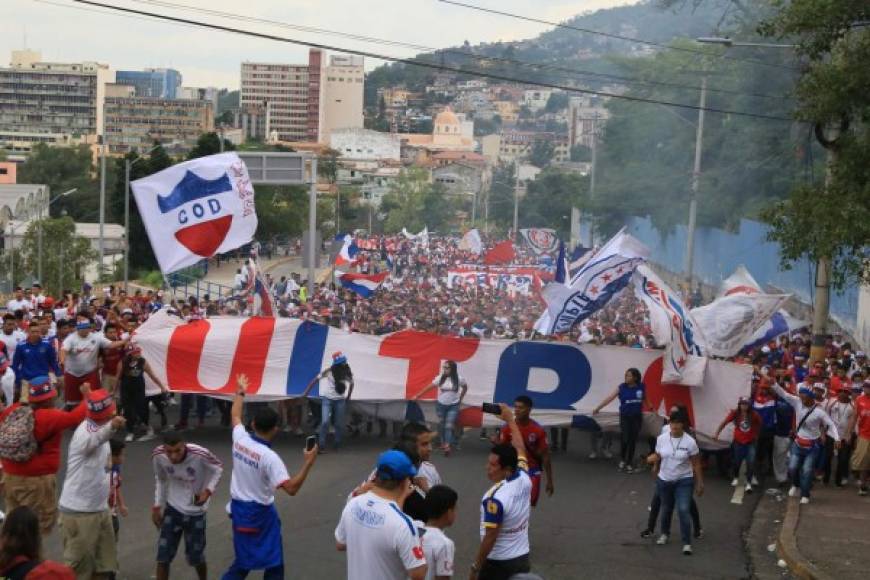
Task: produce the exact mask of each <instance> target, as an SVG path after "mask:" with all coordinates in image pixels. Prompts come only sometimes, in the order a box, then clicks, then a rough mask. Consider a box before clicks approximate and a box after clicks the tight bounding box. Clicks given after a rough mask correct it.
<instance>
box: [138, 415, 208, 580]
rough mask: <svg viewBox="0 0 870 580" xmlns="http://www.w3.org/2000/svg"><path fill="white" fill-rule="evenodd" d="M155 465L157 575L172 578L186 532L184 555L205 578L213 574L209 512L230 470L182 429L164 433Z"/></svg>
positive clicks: (153, 513) (153, 514)
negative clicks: (209, 559)
mask: <svg viewBox="0 0 870 580" xmlns="http://www.w3.org/2000/svg"><path fill="white" fill-rule="evenodd" d="M151 461H152V463H153V465H154V481H155V490H154V507H152V508H151V521H153V522H154V525H155V526H157V529H158V530H160V538H159V540H158V543H157V574H156V578H157V580H168V578H169V566H170V565H171V564H172V560H173V559H174V558H175V554H176V552H177V551H178V544H179V543H180V542H181V537H182V535H183V536H184V555H185V557H186V559H187V563H188V564H190V565H191V566H193V568H194V569H195V570H196V573H197V576H198V577H199V579H200V580H205V578H207V577H208V569H207V566H206V562H205V530H206V521H205V514H206V511H207V510H208V503H209V498H211V496H212V495H213V494H214V490H215V489H216V488H217V486H218V483H219V482H220V479H221V474H222V473H223V471H224V467H223V463H221V461H220V459H218V458H217V457H215V455H214V454H213V453H212V452H211V451H209V450H208V449H206V448H205V447H200V446H199V445H194V444H192V443H186V442H185V441H184V439H183V437H182V435H181V434H180V433H178V432H176V431H168V432H166V433H165V434H164V435H163V445H160V446H159V447H157V448H156V449H154V452H153V453H152V454H151Z"/></svg>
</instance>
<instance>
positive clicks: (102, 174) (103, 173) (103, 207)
mask: <svg viewBox="0 0 870 580" xmlns="http://www.w3.org/2000/svg"><path fill="white" fill-rule="evenodd" d="M105 229H106V137H105V136H103V143H102V146H101V147H100V243H99V254H100V261H99V262H98V265H97V280H98V281H99V280H102V279H103V260H104V259H105V256H106V238H105Z"/></svg>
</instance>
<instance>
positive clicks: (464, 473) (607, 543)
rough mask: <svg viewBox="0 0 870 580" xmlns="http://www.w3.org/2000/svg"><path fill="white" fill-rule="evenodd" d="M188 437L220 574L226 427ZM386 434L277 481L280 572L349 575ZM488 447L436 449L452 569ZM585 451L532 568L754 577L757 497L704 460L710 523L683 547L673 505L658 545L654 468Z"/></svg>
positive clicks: (132, 524) (550, 503)
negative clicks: (640, 468)
mask: <svg viewBox="0 0 870 580" xmlns="http://www.w3.org/2000/svg"><path fill="white" fill-rule="evenodd" d="M210 421H212V422H214V421H216V418H211V419H210ZM189 440H190V441H192V442H196V443H199V444H201V445H204V446H206V447H208V448H209V449H211V450H212V451H213V452H215V453H216V454H217V455H218V456H219V457H220V458H221V459H222V460H223V461H224V462H225V472H224V477H223V480H222V481H221V484H220V486H219V488H218V490H217V493H216V496H215V497H214V499H213V500H212V504H211V508H210V511H209V516H208V548H207V557H208V565H209V577H210V578H219V577H220V574H222V573H223V571H224V570H225V569H226V568H227V567H228V566H229V564H230V562H231V561H232V558H233V547H232V538H231V532H230V525H229V521H228V519H227V517H226V513H225V511H224V506H225V505H226V503H227V501H228V496H229V480H230V471H231V468H232V465H231V459H230V433H229V431H228V430H226V429H222V428H219V427H216V426H207V427H205V428H203V429H199V430H196V431H191V432H189ZM303 441H304V440H303V438H302V437H294V436H292V435H289V434H285V433H281V434H279V435H278V437H277V438H276V440H275V442H274V448H275V449H276V450H277V451H278V452H279V454H280V455H281V456H282V457H283V458H284V460H285V462H286V463H287V466H288V468H289V469H290V470H291V473H292V472H293V470H294V469H296V468H297V467H298V466H299V465H300V463H301V460H302V446H303ZM157 443H159V441H153V442H134V443H131V444H129V445H128V447H127V458H126V464H125V466H124V471H123V478H124V485H123V493H124V496H125V498H126V502H127V504H128V506H129V509H130V515H129V517H127V518H126V519H123V520H122V523H121V532H120V545H119V557H120V563H121V574H120V575H119V578H121V579H124V578H128V579H136V580H138V579H145V580H147V579H149V578H152V577H153V574H154V557H155V554H156V541H157V532H156V529H155V528H154V526H153V525H152V523H151V520H150V507H151V505H152V501H153V494H154V483H153V475H152V471H151V451H152V449H153V447H154V445H156V444H157ZM388 445H389V442H388V441H387V440H385V439H378V438H376V437H374V436H366V435H363V436H361V437H360V438H358V439H352V440H350V441H349V442H348V444H347V445H346V447H345V448H344V449H342V450H341V451H340V452H338V453H332V452H330V453H327V454H324V455H321V456H320V457H319V458H318V461H317V463H316V465H315V467H314V469H313V471H312V473H311V476H310V477H309V479H308V481H307V482H306V483H305V486H304V487H303V489H302V491H301V492H300V493H299V494H298V495H297V496H296V497H289V496H286V495H285V494H283V493H282V494H281V496H279V497H278V499H277V507H278V510H279V512H280V514H281V519H282V522H283V532H284V554H285V561H286V570H287V578H298V579H317V580H327V579H339V578H343V577H344V575H345V570H346V568H345V566H346V562H345V557H344V555H343V554H341V553H339V552H337V551H336V550H335V542H334V539H333V531H334V529H335V525H336V523H337V521H338V518H339V515H340V513H341V510H342V507H343V506H344V502H345V498H346V496H347V494H348V492H349V491H350V490H351V489H353V488H354V486H356V485H357V484H358V483H359V482H360V481H361V480H362V479H363V478H364V477H365V476H366V475H367V474H368V473H369V472H370V470H371V468H372V466H373V464H374V461H375V458H376V456H377V454H378V453H379V452H380V451H382V450H383V449H385V448H387V447H388ZM643 447H644V448H645V445H644V446H643ZM487 449H488V446H487V443H486V442H484V441H481V440H479V439H478V437H477V432H476V431H475V432H470V433H468V434H466V436H465V438H464V439H463V444H462V449H461V450H460V451H458V452H457V453H455V454H454V455H453V456H451V457H449V458H445V457H443V456H441V455H435V456H434V457H433V461H434V463H435V464H436V466H437V467H438V469H439V471H440V472H441V475H442V477H443V479H444V481H445V483H447V484H449V485H450V486H452V487H453V488H454V489H456V490H457V492H458V493H459V497H460V501H459V516H458V518H457V520H456V523H455V525H454V526H453V527H452V528H450V529H449V530H448V531H447V534H448V535H449V536H450V537H451V538H453V540H454V541H455V542H456V560H455V570H456V576H455V577H456V578H465V577H467V573H468V567H469V565H470V563H471V561H472V558H473V555H474V554H475V552H476V550H477V545H478V521H479V502H480V498H481V496H482V494H483V493H484V491H486V489H487V488H488V486H489V484H488V482H487V480H486V476H485V470H484V466H485V463H486V459H487ZM587 452H588V448H587V437H586V435H585V434H584V433H580V432H577V431H573V432H572V433H571V440H570V441H569V449H568V452H567V453H557V454H555V455H554V460H553V463H554V471H555V482H556V490H555V495H554V496H553V497H546V496H543V497H542V499H541V501H540V503H539V505H538V507H537V508H536V509H535V510H534V512H533V515H532V520H531V545H532V552H531V554H532V563H533V571H534V572H535V573H537V574H539V575H541V576H542V577H543V578H545V579H547V580H554V579H576V578H602V579H608V578H613V579H617V578H618V579H634V578H638V579H640V578H644V579H646V578H656V579H669V578H674V579H676V578H680V579H685V578H711V579H712V578H727V579H734V578H747V577H749V572H748V565H747V558H746V555H745V550H744V544H743V533H744V531H745V530H746V529H747V528H748V526H749V519H750V515H751V511H752V508H753V507H754V505H755V501H756V498H755V497H753V496H747V497H745V498H743V502H742V504H735V503H732V499H734V498H733V493H734V490H733V488H731V487H730V486H729V484H728V483H729V482H728V481H726V480H724V479H721V478H719V477H718V476H716V475H715V474H714V473H713V471H711V472H710V473H709V476H708V478H707V490H706V493H705V495H704V496H703V497H702V498H700V500H699V501H698V505H699V508H700V512H701V518H702V523H703V528H704V532H705V534H704V537H703V538H702V539H701V540H698V541H696V543H695V554H694V555H693V556H690V557H687V556H683V555H682V554H681V553H680V547H681V546H680V542H679V525H678V522H677V521H676V516H675V517H674V522H673V527H672V534H673V536H672V540H671V543H670V544H669V545H667V546H657V545H655V544H654V541H653V540H644V539H641V538H640V531H641V530H642V529H643V527H644V526H645V522H646V518H647V505H648V502H649V500H650V497H651V495H652V490H653V480H652V478H651V476H650V474H649V473H648V472H642V473H636V474H633V475H626V474H622V473H619V472H618V471H617V468H616V463H615V461H613V460H603V459H599V460H595V461H592V460H589V459H587V458H586V455H587ZM46 552H47V554H46V555H47V556H48V557H50V558H53V559H58V560H59V559H61V547H60V537H59V533H58V532H57V531H55V532H54V533H52V535H51V536H50V537H49V538H48V539H47V540H46ZM182 552H183V547H182V548H180V550H179V554H178V556H177V558H176V563H175V565H174V566H173V568H172V574H171V577H172V578H173V579H179V580H187V579H188V578H195V575H194V574H193V571H192V569H190V568H188V567H187V565H186V563H185V562H184V558H183V553H182ZM256 577H259V576H256ZM373 580H378V579H373Z"/></svg>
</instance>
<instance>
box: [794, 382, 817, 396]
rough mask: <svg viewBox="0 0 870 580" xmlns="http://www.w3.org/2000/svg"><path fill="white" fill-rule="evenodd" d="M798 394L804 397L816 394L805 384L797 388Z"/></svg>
mask: <svg viewBox="0 0 870 580" xmlns="http://www.w3.org/2000/svg"><path fill="white" fill-rule="evenodd" d="M798 394H801V395H803V396H805V397H815V396H816V394H815V393H813V390H812V389H811V388H809V387H807V386H806V385H804V386H803V387H801V388H800V389H798Z"/></svg>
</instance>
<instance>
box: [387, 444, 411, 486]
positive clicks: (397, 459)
mask: <svg viewBox="0 0 870 580" xmlns="http://www.w3.org/2000/svg"><path fill="white" fill-rule="evenodd" d="M415 475H417V468H416V467H414V464H413V463H411V459H410V458H409V457H408V456H407V455H405V454H404V453H402V452H401V451H396V450H395V449H390V450H389V451H384V452H383V453H381V455H380V457H378V479H395V480H402V479H405V478H406V477H414V476H415Z"/></svg>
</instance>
